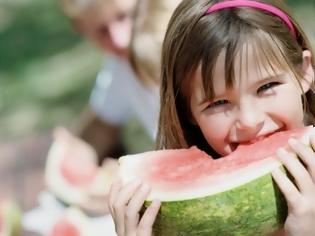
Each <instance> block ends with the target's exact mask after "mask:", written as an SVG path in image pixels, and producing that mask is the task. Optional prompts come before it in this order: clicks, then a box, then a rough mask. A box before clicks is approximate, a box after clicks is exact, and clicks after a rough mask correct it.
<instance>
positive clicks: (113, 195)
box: [108, 178, 122, 217]
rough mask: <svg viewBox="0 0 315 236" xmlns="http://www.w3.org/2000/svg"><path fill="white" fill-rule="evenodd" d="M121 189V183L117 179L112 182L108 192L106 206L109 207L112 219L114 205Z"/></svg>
mask: <svg viewBox="0 0 315 236" xmlns="http://www.w3.org/2000/svg"><path fill="white" fill-rule="evenodd" d="M121 188H122V182H121V180H120V179H119V178H117V179H115V180H114V181H113V183H112V185H111V187H110V190H109V196H108V205H109V210H110V213H111V214H112V216H113V217H114V204H115V201H116V199H117V196H118V194H119V192H120V189H121Z"/></svg>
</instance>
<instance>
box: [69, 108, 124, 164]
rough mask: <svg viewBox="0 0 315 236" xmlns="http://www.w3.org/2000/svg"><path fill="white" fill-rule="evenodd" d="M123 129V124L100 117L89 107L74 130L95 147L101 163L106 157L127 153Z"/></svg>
mask: <svg viewBox="0 0 315 236" xmlns="http://www.w3.org/2000/svg"><path fill="white" fill-rule="evenodd" d="M121 129H122V127H121V126H119V125H113V124H111V123H109V122H106V121H104V120H102V119H101V118H99V117H98V116H97V115H96V114H95V112H93V111H92V110H91V108H89V107H88V108H86V110H85V111H84V112H83V115H82V117H81V119H80V120H79V123H78V124H77V125H76V127H74V131H73V132H74V134H75V135H76V136H78V137H79V138H81V139H82V140H84V141H85V142H87V143H88V144H90V145H91V146H92V147H93V148H94V149H95V151H96V153H97V155H98V157H99V164H101V163H102V161H103V160H104V158H106V157H112V158H115V159H117V158H119V157H120V156H123V155H125V154H126V151H125V148H124V147H123V144H122V142H121Z"/></svg>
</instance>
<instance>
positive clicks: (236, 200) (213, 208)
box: [119, 127, 315, 236]
mask: <svg viewBox="0 0 315 236" xmlns="http://www.w3.org/2000/svg"><path fill="white" fill-rule="evenodd" d="M314 133H315V130H314V129H313V127H305V128H302V129H298V130H292V131H284V132H278V133H276V134H274V135H272V136H269V137H267V138H265V139H263V140H261V141H259V142H256V143H253V144H247V145H243V146H239V147H238V148H237V149H236V150H235V151H234V152H233V153H232V154H230V155H228V156H226V157H223V158H220V159H216V160H214V159H212V158H211V157H210V156H208V155H207V154H206V153H204V152H203V151H201V150H199V149H197V148H196V147H192V148H190V149H179V150H161V151H152V152H146V153H143V154H137V155H129V156H124V157H121V158H120V159H119V163H120V169H119V176H120V177H121V179H122V180H123V182H124V183H127V182H129V181H132V180H136V179H141V180H142V181H143V182H145V183H147V184H148V185H150V186H151V187H152V190H151V193H150V195H149V197H148V199H147V202H146V203H145V206H147V205H148V204H150V201H151V200H153V199H159V200H161V201H162V205H161V209H160V212H159V214H158V216H157V219H156V221H155V224H154V231H155V235H165V236H172V235H187V236H188V235H267V234H268V233H271V232H273V231H275V230H277V229H279V228H280V227H281V226H282V225H283V223H284V221H285V218H286V215H287V207H286V202H285V199H284V197H283V195H282V194H281V193H280V190H279V189H278V187H277V186H276V184H275V183H274V182H273V180H272V177H271V174H270V172H271V171H272V170H274V169H276V168H282V167H281V163H280V161H279V160H277V158H276V156H275V155H274V154H275V152H276V150H277V149H278V148H279V147H288V145H287V142H288V139H289V138H290V137H295V138H298V139H300V140H302V142H304V143H305V144H306V145H309V137H310V135H311V134H314ZM282 169H283V168H282Z"/></svg>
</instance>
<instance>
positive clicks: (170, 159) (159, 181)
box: [119, 126, 312, 199]
mask: <svg viewBox="0 0 315 236" xmlns="http://www.w3.org/2000/svg"><path fill="white" fill-rule="evenodd" d="M311 131H312V127H311V126H310V127H305V128H301V129H297V130H290V131H282V132H277V133H275V134H273V135H271V136H269V137H266V138H265V139H263V140H260V141H258V142H256V143H253V144H246V145H239V146H238V148H237V149H236V150H235V151H234V152H233V153H231V154H230V155H228V156H225V157H223V158H220V159H216V160H214V159H212V158H211V156H209V155H207V154H206V153H205V152H203V151H201V150H199V149H198V148H196V147H192V148H190V149H178V150H161V151H153V152H147V153H144V154H138V157H139V159H138V160H139V162H138V163H137V162H136V161H135V159H134V160H132V159H133V158H136V156H137V155H135V157H132V158H126V159H125V158H124V157H122V158H121V159H120V160H119V161H120V163H121V168H120V175H121V176H122V179H123V180H124V181H125V180H126V178H127V176H128V175H129V173H130V170H131V172H132V173H133V174H132V175H133V176H132V177H131V176H128V178H129V179H132V178H134V179H138V178H140V179H142V180H144V181H145V182H146V183H148V184H149V185H150V186H151V187H152V189H153V191H152V192H162V193H163V194H164V193H165V192H169V193H170V192H172V193H176V194H177V193H180V192H181V191H183V192H187V188H189V187H191V189H192V190H193V189H194V190H196V191H197V192H198V188H203V189H204V187H205V186H207V185H208V186H211V188H213V189H216V188H219V189H221V188H222V189H225V188H228V187H229V185H231V187H232V186H234V185H235V183H229V182H233V181H234V180H235V181H239V182H240V183H241V182H243V181H244V180H245V181H247V179H248V181H250V178H252V179H253V178H255V174H256V173H255V171H256V169H257V168H261V166H264V167H263V168H265V169H266V171H267V169H268V170H269V172H270V168H275V167H278V166H279V165H280V162H279V161H278V160H277V158H276V156H275V152H276V151H277V149H278V148H280V147H287V145H288V144H287V142H288V140H289V138H291V137H295V138H297V139H300V138H302V137H304V136H305V135H307V133H310V132H311ZM127 157H128V156H127ZM128 159H129V160H128ZM127 161H128V162H130V163H127V164H126V165H124V162H127ZM132 163H134V164H132ZM130 164H131V165H132V167H130V166H131V165H130ZM264 171H265V170H264ZM264 171H262V172H264ZM123 172H126V173H127V174H125V173H123ZM259 172H261V171H259ZM266 173H267V172H266ZM259 174H261V173H259ZM245 175H246V176H245ZM248 175H249V176H250V178H249V177H248ZM222 189H221V190H222ZM211 191H212V190H210V192H211ZM213 191H214V192H215V191H216V190H213ZM218 191H219V190H218ZM152 196H155V195H154V194H153V195H152ZM156 197H158V198H159V197H161V196H160V195H159V194H157V196H156ZM150 199H151V198H150Z"/></svg>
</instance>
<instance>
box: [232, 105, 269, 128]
mask: <svg viewBox="0 0 315 236" xmlns="http://www.w3.org/2000/svg"><path fill="white" fill-rule="evenodd" d="M237 113H238V114H237V119H236V127H237V128H238V129H243V130H257V129H259V128H261V126H262V124H263V122H264V112H263V111H262V109H261V107H260V106H259V104H256V103H255V102H253V101H250V100H247V101H244V102H242V103H241V104H240V105H239V108H238V112H237Z"/></svg>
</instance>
